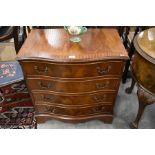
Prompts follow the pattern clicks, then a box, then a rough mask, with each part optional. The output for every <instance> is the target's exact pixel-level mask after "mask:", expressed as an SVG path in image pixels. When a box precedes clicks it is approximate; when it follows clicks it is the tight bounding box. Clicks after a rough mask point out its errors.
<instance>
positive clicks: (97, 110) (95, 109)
mask: <svg viewBox="0 0 155 155" xmlns="http://www.w3.org/2000/svg"><path fill="white" fill-rule="evenodd" d="M92 110H93V112H103V111H104V110H105V107H104V106H100V107H94V108H93V109H92Z"/></svg>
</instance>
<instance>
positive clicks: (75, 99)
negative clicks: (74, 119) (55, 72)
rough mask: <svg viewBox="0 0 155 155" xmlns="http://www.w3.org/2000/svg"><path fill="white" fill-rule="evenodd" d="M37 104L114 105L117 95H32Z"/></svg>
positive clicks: (99, 93) (42, 93)
mask: <svg viewBox="0 0 155 155" xmlns="http://www.w3.org/2000/svg"><path fill="white" fill-rule="evenodd" d="M32 94H33V97H34V99H35V102H47V103H56V104H59V105H75V106H76V105H89V104H91V105H92V104H97V103H104V102H109V104H112V103H113V101H114V99H115V93H111V92H109V93H108V92H106V93H105V92H98V93H93V94H81V95H59V94H52V93H45V92H40V93H38V92H37V93H32Z"/></svg>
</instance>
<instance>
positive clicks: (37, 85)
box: [17, 29, 128, 122]
mask: <svg viewBox="0 0 155 155" xmlns="http://www.w3.org/2000/svg"><path fill="white" fill-rule="evenodd" d="M81 39H82V41H81V42H79V43H73V42H70V41H69V36H68V34H67V33H66V32H65V31H64V30H63V29H44V30H42V29H40V30H32V31H31V33H30V34H29V36H28V38H27V40H26V42H25V43H24V45H23V47H22V48H21V50H20V52H19V54H18V56H17V59H18V60H19V61H20V63H21V66H22V68H23V72H24V76H25V79H26V83H27V87H28V89H29V92H30V94H31V97H32V100H33V102H34V105H35V110H36V118H37V121H38V122H43V121H45V120H47V119H50V118H56V119H60V120H63V121H70V122H81V121H86V120H89V119H100V120H103V121H105V122H111V121H112V118H113V107H114V103H115V99H116V96H117V92H118V88H119V83H120V78H121V75H122V71H123V68H124V63H125V61H126V60H127V58H128V57H127V53H126V51H125V49H124V47H123V45H122V43H121V40H120V38H119V35H118V33H117V31H116V30H115V29H89V30H88V31H87V32H86V33H85V34H83V36H82V37H81Z"/></svg>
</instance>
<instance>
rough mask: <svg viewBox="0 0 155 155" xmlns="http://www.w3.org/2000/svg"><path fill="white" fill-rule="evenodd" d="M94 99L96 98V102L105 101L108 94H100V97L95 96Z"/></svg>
mask: <svg viewBox="0 0 155 155" xmlns="http://www.w3.org/2000/svg"><path fill="white" fill-rule="evenodd" d="M93 99H94V100H95V102H103V101H105V99H106V95H103V96H99V97H97V96H94V97H93Z"/></svg>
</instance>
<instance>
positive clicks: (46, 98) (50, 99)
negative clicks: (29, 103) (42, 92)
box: [43, 96, 55, 101]
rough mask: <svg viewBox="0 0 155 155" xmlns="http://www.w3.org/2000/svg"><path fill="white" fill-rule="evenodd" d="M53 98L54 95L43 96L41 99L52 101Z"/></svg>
mask: <svg viewBox="0 0 155 155" xmlns="http://www.w3.org/2000/svg"><path fill="white" fill-rule="evenodd" d="M54 99H55V97H54V96H43V100H45V101H53V100H54Z"/></svg>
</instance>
